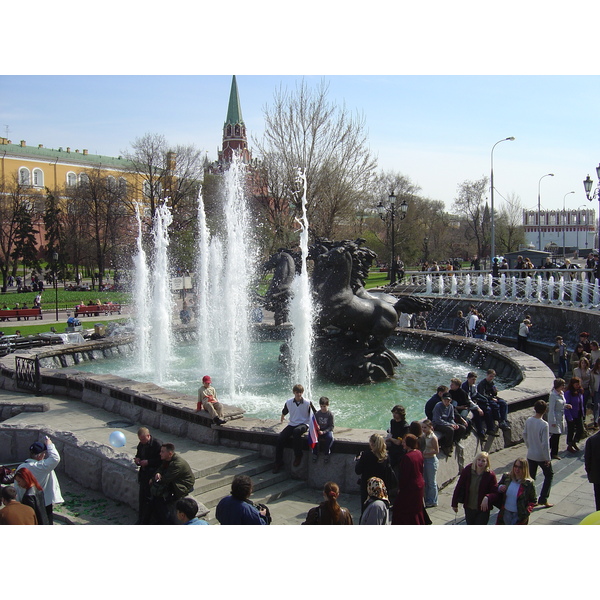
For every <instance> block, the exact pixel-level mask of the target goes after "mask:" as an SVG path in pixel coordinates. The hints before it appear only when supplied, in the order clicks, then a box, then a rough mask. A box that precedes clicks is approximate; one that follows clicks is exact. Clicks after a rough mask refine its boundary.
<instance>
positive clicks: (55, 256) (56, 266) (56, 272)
mask: <svg viewBox="0 0 600 600" xmlns="http://www.w3.org/2000/svg"><path fill="white" fill-rule="evenodd" d="M52 260H53V262H54V302H55V304H56V320H57V321H58V275H57V274H58V252H54V254H52Z"/></svg>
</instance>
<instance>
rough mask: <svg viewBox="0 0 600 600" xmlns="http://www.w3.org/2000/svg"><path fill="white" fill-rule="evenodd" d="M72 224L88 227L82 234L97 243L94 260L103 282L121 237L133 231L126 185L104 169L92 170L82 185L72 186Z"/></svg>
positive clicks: (83, 179)
mask: <svg viewBox="0 0 600 600" xmlns="http://www.w3.org/2000/svg"><path fill="white" fill-rule="evenodd" d="M67 193H68V196H69V197H70V211H71V216H73V217H75V218H74V219H73V220H71V223H72V224H73V225H74V226H75V228H79V227H82V226H83V227H85V230H84V231H81V232H80V235H83V236H84V239H88V240H91V242H92V244H93V253H94V254H93V255H94V263H95V266H96V268H97V269H98V276H99V281H98V283H99V285H102V283H103V280H104V277H105V271H106V269H107V267H109V266H110V264H111V261H112V259H113V256H114V254H115V252H116V251H117V248H118V246H119V244H120V240H121V238H123V236H126V235H127V232H128V230H129V217H130V215H131V212H130V211H129V203H128V202H127V201H126V199H127V196H126V193H127V192H126V188H125V187H124V186H120V185H117V183H116V181H115V180H114V179H112V178H108V177H106V174H105V173H104V172H103V171H102V170H101V169H99V168H98V169H88V170H86V172H85V174H84V176H83V177H82V178H81V182H80V183H79V185H78V186H76V187H73V188H69V189H68V192H67Z"/></svg>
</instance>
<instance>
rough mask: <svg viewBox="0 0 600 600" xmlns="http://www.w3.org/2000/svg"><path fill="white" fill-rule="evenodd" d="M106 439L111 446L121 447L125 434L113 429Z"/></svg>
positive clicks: (123, 443)
mask: <svg viewBox="0 0 600 600" xmlns="http://www.w3.org/2000/svg"><path fill="white" fill-rule="evenodd" d="M108 441H109V442H110V445H111V446H114V447H115V448H121V447H122V446H124V445H125V442H126V440H125V434H124V433H123V432H122V431H113V432H112V433H111V434H110V436H109V438H108Z"/></svg>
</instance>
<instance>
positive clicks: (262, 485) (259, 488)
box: [191, 460, 306, 516]
mask: <svg viewBox="0 0 600 600" xmlns="http://www.w3.org/2000/svg"><path fill="white" fill-rule="evenodd" d="M272 466H273V462H272V461H266V460H257V461H252V462H250V463H246V464H241V465H236V466H235V467H233V468H231V469H227V470H226V471H224V472H222V473H218V474H216V476H215V477H214V478H208V479H206V478H201V479H199V480H197V482H196V485H195V486H194V491H193V492H192V494H191V495H192V497H194V498H195V499H196V501H197V502H198V503H201V504H202V505H203V506H204V507H205V508H206V509H213V508H214V507H215V506H216V505H217V504H218V503H219V501H220V500H221V498H223V497H225V496H227V495H229V493H230V492H231V482H232V481H233V478H234V477H235V476H236V475H242V474H243V475H248V476H249V477H251V479H252V486H253V489H254V492H253V495H252V500H253V501H254V502H263V503H265V504H266V503H267V502H268V501H270V500H272V499H276V498H280V497H282V496H285V495H287V494H291V493H293V492H294V491H296V490H298V489H301V488H303V487H306V482H304V481H299V480H291V479H289V476H288V475H287V473H285V472H283V471H282V472H280V473H276V474H274V473H272V472H271V468H272ZM200 512H202V511H200ZM213 516H214V513H213Z"/></svg>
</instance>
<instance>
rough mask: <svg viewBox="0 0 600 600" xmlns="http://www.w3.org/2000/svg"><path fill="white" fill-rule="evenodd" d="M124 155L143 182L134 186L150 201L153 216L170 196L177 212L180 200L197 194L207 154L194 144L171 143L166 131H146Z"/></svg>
mask: <svg viewBox="0 0 600 600" xmlns="http://www.w3.org/2000/svg"><path fill="white" fill-rule="evenodd" d="M123 155H124V156H125V158H126V159H127V160H128V161H129V163H130V164H131V171H132V172H133V173H135V174H136V175H137V180H138V182H139V185H140V186H141V189H138V190H135V197H136V198H138V199H141V198H143V199H144V200H145V201H147V202H148V203H149V205H150V214H151V216H152V218H154V213H155V211H156V208H157V207H158V206H159V204H160V203H162V202H163V201H164V200H165V199H167V198H168V202H169V205H170V206H171V209H172V210H173V214H174V216H175V214H176V212H177V209H178V206H179V205H180V204H181V205H183V204H185V203H186V202H187V201H189V199H190V198H194V199H195V198H196V197H197V195H198V188H199V184H200V182H201V181H202V177H203V162H204V155H203V152H202V151H201V150H198V149H197V148H195V147H194V146H193V145H177V146H170V145H169V144H168V142H167V140H166V138H165V137H164V136H163V135H161V134H158V133H146V134H145V135H143V136H142V137H141V138H136V139H135V140H134V141H133V142H132V144H131V150H126V151H124V152H123Z"/></svg>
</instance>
